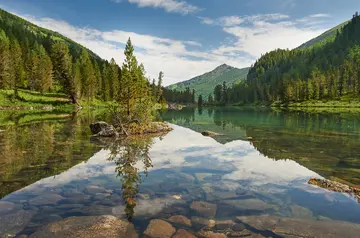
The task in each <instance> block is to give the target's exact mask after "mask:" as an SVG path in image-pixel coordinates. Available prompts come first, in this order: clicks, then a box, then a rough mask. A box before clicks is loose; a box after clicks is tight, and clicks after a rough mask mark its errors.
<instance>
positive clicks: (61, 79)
mask: <svg viewBox="0 0 360 238" xmlns="http://www.w3.org/2000/svg"><path fill="white" fill-rule="evenodd" d="M51 58H52V63H53V71H54V79H55V80H57V82H58V83H59V84H60V86H61V88H62V91H63V92H65V93H67V94H69V95H70V96H71V99H72V102H73V103H78V102H77V100H78V98H77V92H79V91H80V90H79V88H77V86H78V85H76V84H75V82H74V78H73V74H72V57H71V55H70V52H69V48H68V45H67V44H65V43H62V42H57V43H55V44H53V45H52V47H51Z"/></svg>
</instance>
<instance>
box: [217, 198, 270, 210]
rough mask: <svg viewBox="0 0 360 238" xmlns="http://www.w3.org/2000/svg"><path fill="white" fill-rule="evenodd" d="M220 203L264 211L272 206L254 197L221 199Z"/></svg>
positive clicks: (243, 208) (241, 208)
mask: <svg viewBox="0 0 360 238" xmlns="http://www.w3.org/2000/svg"><path fill="white" fill-rule="evenodd" d="M222 203H223V204H227V205H230V206H232V207H234V208H236V209H240V210H253V211H265V210H270V209H273V208H274V206H273V205H271V204H267V203H266V202H264V201H262V200H260V199H256V198H250V199H241V200H224V201H222Z"/></svg>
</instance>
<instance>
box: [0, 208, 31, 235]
mask: <svg viewBox="0 0 360 238" xmlns="http://www.w3.org/2000/svg"><path fill="white" fill-rule="evenodd" d="M35 213H36V211H32V210H20V211H18V212H16V213H10V214H7V215H1V216H0V237H14V236H15V235H16V234H17V233H19V232H20V231H22V230H23V229H24V228H25V227H26V226H27V224H28V223H29V222H30V220H31V218H32V217H33V216H34V215H35Z"/></svg>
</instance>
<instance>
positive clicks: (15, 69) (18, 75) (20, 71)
mask: <svg viewBox="0 0 360 238" xmlns="http://www.w3.org/2000/svg"><path fill="white" fill-rule="evenodd" d="M10 55H11V58H12V60H11V62H12V65H11V74H12V75H13V77H14V79H13V81H14V88H15V96H16V97H18V88H19V87H21V86H24V79H25V74H26V73H25V69H24V59H23V56H22V51H21V47H20V44H19V42H18V41H17V40H16V39H13V40H12V42H11V45H10Z"/></svg>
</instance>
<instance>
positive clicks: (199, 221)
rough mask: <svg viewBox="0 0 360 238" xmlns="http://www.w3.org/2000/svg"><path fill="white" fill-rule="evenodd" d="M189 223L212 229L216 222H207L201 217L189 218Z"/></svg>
mask: <svg viewBox="0 0 360 238" xmlns="http://www.w3.org/2000/svg"><path fill="white" fill-rule="evenodd" d="M191 222H192V223H194V224H196V225H200V226H207V227H210V228H211V227H214V226H215V224H216V222H215V221H214V220H208V219H206V218H203V217H191Z"/></svg>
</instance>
